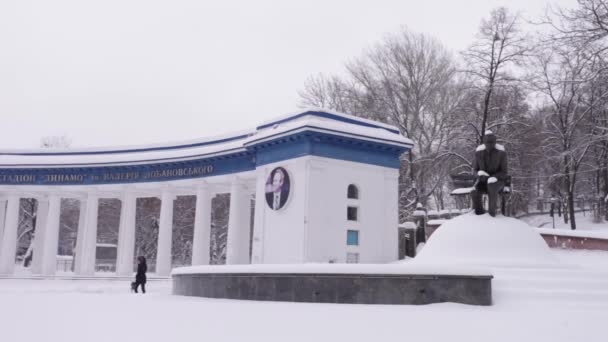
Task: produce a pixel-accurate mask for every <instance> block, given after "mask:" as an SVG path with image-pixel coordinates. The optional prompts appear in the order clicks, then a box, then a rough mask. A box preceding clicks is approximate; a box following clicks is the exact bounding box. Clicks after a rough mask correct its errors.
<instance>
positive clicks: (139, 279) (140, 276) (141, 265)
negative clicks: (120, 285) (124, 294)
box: [133, 255, 148, 293]
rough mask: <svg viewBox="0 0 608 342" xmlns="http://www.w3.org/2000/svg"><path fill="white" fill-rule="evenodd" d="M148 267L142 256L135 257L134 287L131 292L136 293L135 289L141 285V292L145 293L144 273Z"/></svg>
mask: <svg viewBox="0 0 608 342" xmlns="http://www.w3.org/2000/svg"><path fill="white" fill-rule="evenodd" d="M147 271H148V265H147V264H146V258H145V257H144V256H141V255H140V256H138V257H137V274H136V275H135V286H134V287H133V290H134V291H135V293H137V288H138V287H139V286H140V285H141V292H142V293H146V272H147Z"/></svg>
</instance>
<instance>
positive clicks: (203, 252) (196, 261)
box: [192, 185, 211, 265]
mask: <svg viewBox="0 0 608 342" xmlns="http://www.w3.org/2000/svg"><path fill="white" fill-rule="evenodd" d="M210 239H211V192H210V191H209V188H208V187H207V186H206V185H201V186H199V187H198V188H197V189H196V211H195V213H194V236H193V238H192V265H208V264H209V245H210Z"/></svg>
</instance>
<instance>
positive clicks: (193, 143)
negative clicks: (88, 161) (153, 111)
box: [0, 131, 254, 156]
mask: <svg viewBox="0 0 608 342" xmlns="http://www.w3.org/2000/svg"><path fill="white" fill-rule="evenodd" d="M253 133H254V132H251V131H242V132H238V133H235V134H232V135H224V136H215V137H210V138H207V139H194V140H187V141H182V142H174V143H166V144H162V143H161V144H152V145H132V146H121V147H87V148H80V149H71V148H67V149H43V148H39V149H29V150H0V155H15V156H61V155H75V154H81V155H91V154H113V153H133V152H150V151H164V150H177V149H182V148H192V147H200V146H205V145H214V144H221V143H225V142H229V141H234V140H241V139H245V138H247V137H250V136H252V135H253Z"/></svg>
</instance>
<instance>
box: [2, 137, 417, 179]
mask: <svg viewBox="0 0 608 342" xmlns="http://www.w3.org/2000/svg"><path fill="white" fill-rule="evenodd" d="M300 128H301V127H300ZM300 128H298V129H300ZM311 128H315V127H311ZM335 133H341V132H339V131H331V130H325V132H318V131H311V130H304V131H302V132H294V133H292V134H288V135H283V136H280V137H275V138H271V139H268V137H267V138H264V139H260V140H258V141H254V142H251V143H250V144H249V143H248V144H247V146H246V147H245V149H243V148H238V149H235V150H233V152H231V153H225V154H221V155H217V154H213V155H211V156H209V154H207V157H204V156H205V155H200V158H197V159H191V160H183V159H182V160H177V161H176V160H175V159H176V158H170V159H169V160H171V161H169V160H166V159H159V160H162V161H163V162H154V163H148V164H136V165H113V166H99V164H104V163H99V164H87V165H86V166H68V167H66V165H61V166H57V165H54V166H52V167H40V166H38V167H25V168H24V167H16V168H4V169H3V168H0V184H3V185H92V184H125V183H140V182H161V181H171V180H180V179H193V178H204V177H210V176H218V175H225V174H233V173H239V172H246V171H251V170H255V168H256V167H257V166H261V165H266V164H270V163H275V162H280V161H284V160H288V159H293V158H298V157H302V156H309V155H311V156H319V157H325V158H331V159H337V160H345V161H352V162H358V163H364V164H370V165H377V166H383V167H389V168H395V169H398V168H399V166H400V161H399V156H400V155H401V153H403V152H405V151H407V150H409V149H410V148H411V146H409V145H408V144H402V143H398V142H394V141H390V140H382V141H370V140H366V139H362V138H370V137H365V136H361V135H349V136H344V135H340V134H335ZM283 134H284V133H283ZM265 139H266V140H265ZM375 140H381V139H375ZM395 144H400V145H395ZM183 158H191V157H183ZM155 161H157V160H155ZM138 162H139V161H138ZM113 164H116V163H113Z"/></svg>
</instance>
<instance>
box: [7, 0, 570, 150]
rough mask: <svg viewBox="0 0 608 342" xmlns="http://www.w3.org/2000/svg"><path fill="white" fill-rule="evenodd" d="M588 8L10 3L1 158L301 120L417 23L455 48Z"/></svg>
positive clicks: (525, 2) (377, 2)
mask: <svg viewBox="0 0 608 342" xmlns="http://www.w3.org/2000/svg"><path fill="white" fill-rule="evenodd" d="M575 2H576V1H575V0H554V1H545V0H509V1H501V0H466V1H465V0H460V1H454V0H417V1H412V0H394V1H393V0H370V1H354V0H335V1H334V0H323V1H321V0H300V1H286V0H283V1H278V0H277V1H267V0H255V1H247V0H243V1H225V0H223V1H219V0H218V1H213V2H211V1H209V2H206V1H202V0H165V1H159V0H105V1H83V0H54V1H48V0H0V149H6V148H35V147H38V145H39V144H40V138H41V137H42V136H49V135H67V136H68V137H70V138H71V140H72V144H73V146H74V147H85V146H113V145H139V144H146V143H160V142H166V141H179V140H187V139H195V138H204V137H207V136H213V135H221V134H226V133H230V132H233V131H238V130H243V129H249V128H253V127H255V126H256V125H257V124H259V123H261V122H262V121H265V120H268V119H271V118H273V117H275V116H279V115H282V114H285V113H287V112H292V111H294V110H297V105H298V96H297V91H298V89H301V88H302V85H303V84H304V81H305V80H306V78H307V77H308V76H310V75H313V74H316V73H319V72H323V73H335V72H341V71H342V70H343V65H344V63H345V62H346V61H348V60H349V59H351V58H353V57H356V56H358V55H360V54H361V52H362V50H363V49H365V48H366V47H368V46H370V45H372V44H374V43H375V42H377V41H379V40H380V39H382V37H383V36H384V35H385V34H387V33H390V32H395V31H397V30H399V29H400V28H401V27H403V26H407V27H408V28H410V29H411V30H414V31H418V32H426V33H429V34H431V35H433V36H435V37H437V38H438V39H440V40H441V41H442V42H443V43H444V44H446V45H447V46H448V47H449V48H451V49H453V50H454V51H455V52H456V51H459V50H461V49H464V48H465V47H466V46H467V45H468V44H470V42H471V41H472V39H473V37H474V35H475V32H476V30H477V28H478V25H479V22H480V20H481V19H482V18H483V17H486V16H487V15H488V13H489V12H490V10H491V9H492V8H494V7H497V6H501V5H502V6H507V7H509V8H511V9H512V10H514V11H520V12H522V13H523V14H524V15H526V16H529V17H534V16H537V15H539V14H540V13H542V12H543V11H544V8H545V7H546V5H547V4H549V3H552V4H559V5H561V6H572V5H574V4H575Z"/></svg>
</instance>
